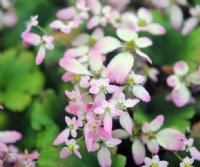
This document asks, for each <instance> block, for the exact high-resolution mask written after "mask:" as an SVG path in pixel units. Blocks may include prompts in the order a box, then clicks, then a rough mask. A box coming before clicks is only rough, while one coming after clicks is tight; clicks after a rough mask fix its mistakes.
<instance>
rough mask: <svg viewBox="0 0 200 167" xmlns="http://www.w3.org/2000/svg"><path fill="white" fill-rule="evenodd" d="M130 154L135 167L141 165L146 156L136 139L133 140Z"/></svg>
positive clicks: (143, 148)
mask: <svg viewBox="0 0 200 167" xmlns="http://www.w3.org/2000/svg"><path fill="white" fill-rule="evenodd" d="M132 154H133V159H134V161H135V163H136V164H137V165H141V164H142V163H143V162H144V158H145V155H146V152H145V147H144V145H143V144H142V143H141V142H140V141H139V140H138V139H137V138H135V141H134V142H133V145H132Z"/></svg>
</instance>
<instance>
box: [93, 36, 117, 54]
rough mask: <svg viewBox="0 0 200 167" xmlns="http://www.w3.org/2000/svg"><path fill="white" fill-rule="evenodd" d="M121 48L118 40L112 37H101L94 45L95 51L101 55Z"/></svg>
mask: <svg viewBox="0 0 200 167" xmlns="http://www.w3.org/2000/svg"><path fill="white" fill-rule="evenodd" d="M120 46H121V44H120V42H119V40H118V39H116V38H114V37H110V36H107V37H103V38H101V39H100V40H99V41H98V42H97V43H96V44H95V46H94V47H95V49H97V50H98V51H99V52H100V53H101V54H107V53H109V52H112V51H114V50H116V49H118V48H119V47H120Z"/></svg>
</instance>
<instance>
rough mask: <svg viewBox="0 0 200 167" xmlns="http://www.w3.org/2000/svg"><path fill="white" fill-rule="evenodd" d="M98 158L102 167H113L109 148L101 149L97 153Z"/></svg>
mask: <svg viewBox="0 0 200 167" xmlns="http://www.w3.org/2000/svg"><path fill="white" fill-rule="evenodd" d="M97 158H98V161H99V164H100V166H101V167H111V163H112V161H111V154H110V151H109V150H108V148H107V147H101V148H100V150H99V151H98V152H97Z"/></svg>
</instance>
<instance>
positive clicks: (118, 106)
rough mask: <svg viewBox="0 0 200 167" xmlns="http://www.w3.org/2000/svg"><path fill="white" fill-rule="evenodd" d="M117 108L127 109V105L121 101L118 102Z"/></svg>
mask: <svg viewBox="0 0 200 167" xmlns="http://www.w3.org/2000/svg"><path fill="white" fill-rule="evenodd" d="M117 108H118V109H120V110H126V106H125V105H124V104H123V103H121V102H119V103H117Z"/></svg>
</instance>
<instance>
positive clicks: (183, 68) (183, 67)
mask: <svg viewBox="0 0 200 167" xmlns="http://www.w3.org/2000/svg"><path fill="white" fill-rule="evenodd" d="M173 69H174V72H175V74H177V75H179V76H184V75H186V74H187V73H188V71H189V67H188V65H187V63H186V62H185V61H178V62H177V63H176V64H175V65H174V67H173Z"/></svg>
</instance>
